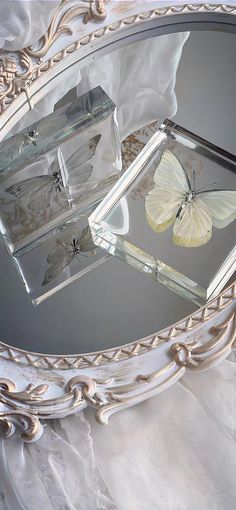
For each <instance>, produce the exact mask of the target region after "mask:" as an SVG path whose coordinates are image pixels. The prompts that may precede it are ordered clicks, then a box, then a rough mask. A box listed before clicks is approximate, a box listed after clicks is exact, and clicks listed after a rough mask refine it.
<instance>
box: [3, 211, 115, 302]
mask: <svg viewBox="0 0 236 510" xmlns="http://www.w3.org/2000/svg"><path fill="white" fill-rule="evenodd" d="M93 209H94V206H92V207H90V208H88V209H87V210H86V211H84V213H82V214H78V215H75V216H74V217H73V219H70V220H69V221H67V222H65V223H64V224H63V225H60V226H58V227H56V228H55V229H53V230H51V231H50V232H48V233H47V234H45V235H44V236H42V237H41V238H40V239H38V240H37V241H35V242H34V243H33V244H32V245H30V246H27V247H26V248H25V249H22V250H21V251H20V252H18V254H15V255H14V256H13V257H12V259H13V261H14V264H15V266H16V269H17V272H18V276H19V278H20V280H21V281H22V283H23V284H24V286H25V289H26V292H27V293H28V294H29V296H30V298H31V300H32V302H33V304H34V305H38V304H40V303H41V302H42V301H44V300H45V299H47V298H48V297H50V296H52V295H53V294H55V293H56V292H57V291H59V290H60V289H62V288H64V287H65V286H66V285H68V284H70V283H72V282H74V281H75V280H77V279H78V278H80V277H81V276H83V275H85V274H86V273H87V272H89V271H91V270H92V269H94V268H96V267H98V266H100V265H101V264H103V263H104V262H105V261H106V260H107V259H108V258H109V257H110V255H109V254H107V253H106V252H104V250H102V249H100V248H98V247H97V246H95V245H94V243H93V238H92V234H91V230H90V227H89V225H88V215H90V214H91V213H92V211H93Z"/></svg>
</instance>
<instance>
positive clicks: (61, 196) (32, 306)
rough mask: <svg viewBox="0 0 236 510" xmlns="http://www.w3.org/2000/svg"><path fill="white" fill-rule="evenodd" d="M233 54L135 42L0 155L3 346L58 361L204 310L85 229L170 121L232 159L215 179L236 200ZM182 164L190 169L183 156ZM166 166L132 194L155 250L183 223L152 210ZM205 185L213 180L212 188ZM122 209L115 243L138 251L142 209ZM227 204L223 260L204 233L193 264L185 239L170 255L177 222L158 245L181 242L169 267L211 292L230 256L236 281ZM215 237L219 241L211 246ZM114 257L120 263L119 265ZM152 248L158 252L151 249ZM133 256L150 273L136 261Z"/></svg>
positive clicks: (220, 40) (184, 39) (94, 69)
mask: <svg viewBox="0 0 236 510" xmlns="http://www.w3.org/2000/svg"><path fill="white" fill-rule="evenodd" d="M235 49H236V43H235V37H234V36H233V35H231V34H224V33H220V32H219V33H217V32H212V33H210V32H192V33H187V32H186V33H177V34H171V35H166V36H160V37H155V38H152V39H147V40H145V41H142V42H138V43H133V44H129V45H127V46H126V47H124V48H122V49H119V50H115V51H113V52H112V53H110V54H107V55H105V56H103V57H101V58H99V59H97V60H95V61H94V62H93V63H92V64H90V65H88V66H86V67H84V68H82V69H80V70H79V71H78V72H77V73H76V72H75V70H73V73H72V72H71V71H66V72H65V73H64V77H63V79H62V80H61V81H60V84H59V85H58V87H56V89H55V90H54V91H53V93H50V94H49V95H48V96H46V97H44V98H43V99H42V100H41V101H40V102H39V103H38V104H37V105H36V106H35V108H34V110H32V111H30V112H29V113H28V114H27V115H26V116H25V117H24V118H22V120H21V122H19V123H18V124H17V126H15V128H14V129H13V130H12V131H11V133H9V136H8V137H7V139H6V140H5V141H4V142H3V143H2V150H1V154H2V156H1V163H0V170H1V177H0V216H1V222H0V228H1V234H2V242H1V245H0V257H1V273H0V288H1V292H0V315H1V321H0V324H1V339H2V341H3V342H5V343H8V344H10V345H14V346H15V347H19V348H22V349H26V350H31V351H35V352H43V353H52V354H53V353H55V354H73V353H79V352H80V353H82V352H91V351H97V350H102V349H107V348H112V347H116V346H119V345H122V344H125V343H128V342H131V341H134V340H137V339H140V338H142V337H145V336H148V335H150V334H152V333H154V332H156V331H158V330H161V329H163V328H165V327H167V326H169V325H171V324H173V323H175V322H176V321H178V320H180V319H182V318H183V317H185V316H186V315H188V314H190V313H191V312H193V311H194V310H196V309H197V307H198V306H199V302H198V301H196V299H192V300H189V296H186V295H185V294H183V292H180V291H179V289H177V291H176V289H173V286H172V287H171V286H166V282H164V281H162V283H160V279H159V281H156V280H158V278H153V277H150V276H148V275H147V274H146V273H147V272H148V270H147V269H146V268H147V267H149V266H148V264H147V265H146V266H145V269H144V270H143V272H141V271H140V270H139V269H140V267H139V266H138V263H136V267H132V266H134V265H135V264H132V266H131V265H130V260H128V258H129V257H130V252H128V255H127V250H126V259H125V261H124V257H121V256H120V253H121V252H122V249H123V248H122V249H121V247H120V245H119V246H118V245H116V249H114V244H112V243H110V244H111V246H112V249H109V250H107V249H106V247H104V245H103V244H102V243H100V244H99V246H98V245H97V244H96V242H95V238H94V233H93V232H91V230H90V226H91V225H90V224H89V217H90V215H91V213H93V212H94V210H96V208H97V207H98V205H99V203H101V200H102V199H104V197H106V195H107V193H108V191H109V190H110V189H113V187H114V185H115V183H117V182H118V179H119V178H120V177H121V176H122V182H123V181H124V179H125V171H126V170H127V169H129V167H130V165H131V164H132V163H133V162H134V160H135V159H136V158H137V157H138V156H139V155H140V153H141V151H144V152H145V148H146V146H147V143H148V142H149V141H150V139H151V138H152V137H153V136H154V137H155V136H156V133H157V132H158V130H160V129H161V125H162V124H163V122H164V121H165V119H171V121H172V122H173V123H174V124H175V123H176V124H178V125H180V126H182V127H183V128H184V129H185V130H186V131H190V132H191V133H194V134H195V135H196V136H198V137H201V138H203V139H204V140H205V141H207V143H208V144H209V145H210V144H214V146H215V147H217V150H219V153H220V154H221V156H222V154H224V155H225V154H226V153H227V154H228V159H227V158H226V159H227V164H226V165H225V166H224V165H223V164H221V163H219V161H218V167H217V172H216V173H217V176H216V177H215V174H214V171H213V170H212V172H210V174H211V175H210V178H211V179H212V178H213V177H214V179H213V180H217V181H218V183H217V185H214V186H215V187H213V188H212V187H211V189H213V190H214V191H216V190H218V189H222V188H224V186H225V187H226V188H227V191H228V189H229V190H230V191H231V192H236V183H235V165H236V152H235V134H234V133H235V130H234V115H233V113H234V112H233V108H232V105H233V101H234V83H235V76H234V75H235V72H236V71H235V65H234V59H235ZM98 90H99V93H98V92H94V91H98ZM94 94H95V95H94ZM96 94H98V95H96ZM81 98H83V99H81ZM74 112H75V113H76V115H75V113H74ZM13 137H14V138H13ZM168 143H169V145H168V147H165V150H172V149H173V143H174V142H173V137H172V140H170V142H168ZM171 143H172V145H171ZM163 150H164V149H163ZM163 150H162V152H161V153H160V154H162V156H163ZM188 150H191V148H189V147H188ZM222 151H223V153H222ZM173 152H174V153H175V157H178V158H179V159H180V160H181V154H179V153H178V150H177V152H176V150H175V149H173ZM211 154H212V152H211ZM205 156H206V155H205ZM193 159H194V158H193ZM212 160H213V163H214V158H213V159H212ZM168 161H169V160H168ZM159 162H160V158H159V156H157V155H156V156H155V158H154V160H153V161H152V165H153V169H151V170H150V174H149V173H147V174H145V175H144V174H142V179H141V180H140V181H139V182H137V185H135V186H134V188H133V189H132V197H133V198H132V200H133V199H134V202H133V203H134V204H136V205H135V207H136V208H137V204H138V203H139V200H140V196H141V199H142V206H141V208H143V209H145V210H146V214H147V213H148V217H149V226H148V227H147V226H145V228H149V229H150V232H152V236H153V239H154V237H155V236H158V235H159V234H157V233H156V232H157V231H158V225H161V226H163V222H164V223H165V222H166V221H167V222H169V221H170V220H172V218H173V214H172V213H173V211H172V213H171V214H169V216H168V214H167V212H166V206H165V211H164V216H165V218H164V220H163V221H162V220H161V219H160V215H159V216H158V217H157V213H156V208H155V211H154V213H153V208H152V204H151V205H150V203H149V202H150V200H149V198H148V199H146V202H145V197H146V196H148V197H150V193H151V194H152V193H153V192H152V190H153V189H154V184H155V172H157V167H158V164H159ZM164 163H166V162H165V161H164ZM167 163H168V162H167ZM175 163H176V162H175ZM182 164H183V165H184V161H183V162H182ZM164 166H165V165H164ZM167 166H168V165H167ZM174 166H176V165H174ZM185 166H186V165H185ZM184 172H185V171H183V175H184V176H185V173H184ZM186 172H187V171H186ZM156 175H157V174H156ZM187 175H188V173H187ZM194 175H195V174H194V173H193V175H191V179H193V178H194ZM126 176H127V174H126ZM158 178H159V177H158ZM188 178H189V179H190V177H188ZM156 180H158V179H157V177H156ZM182 180H183V179H182ZM206 180H207V179H206V177H205V176H204V178H203V181H204V183H203V184H205V183H206V182H205V181H206ZM208 181H209V179H208ZM208 181H207V182H208ZM168 186H169V187H171V182H169V184H168ZM144 188H145V189H147V192H145V193H144V194H145V197H143V196H142V191H143V190H144ZM162 188H163V185H162V186H161V189H162ZM189 189H190V191H191V192H192V187H191V186H190V188H189ZM140 190H141V191H140ZM155 192H156V191H155ZM126 199H127V195H126V196H125V195H124V197H123V200H120V202H119V214H117V212H116V211H117V209H116V210H115V209H113V210H112V216H111V217H110V221H112V229H113V230H112V234H113V235H114V233H115V236H116V238H119V239H121V238H122V236H123V238H122V239H124V236H127V240H128V242H132V241H133V240H134V239H135V242H136V244H137V246H138V247H140V246H141V247H142V248H143V243H144V237H145V235H146V234H145V232H144V226H143V220H142V218H141V219H140V218H139V214H140V211H139V212H137V211H136V209H135V207H134V209H135V210H134V213H133V216H132V218H131V213H130V210H131V208H132V207H131V206H130V203H129V200H128V201H127V200H126ZM225 199H226V200H227V204H226V205H224V208H225V207H226V209H227V214H226V213H225V214H226V216H227V218H228V216H230V215H232V221H230V222H229V223H228V224H227V222H226V223H224V229H223V230H221V231H220V232H221V234H220V235H221V237H222V236H223V233H224V231H225V232H226V231H227V232H226V233H227V236H226V237H227V243H228V245H227V247H226V242H225V240H224V239H225V238H224V237H222V239H221V241H220V245H221V247H222V249H223V248H224V250H226V248H227V250H226V251H227V253H226V252H225V251H224V253H223V252H222V253H221V252H220V253H219V250H218V249H217V250H213V251H211V252H210V251H209V248H207V249H206V251H204V252H203V250H202V248H200V244H201V243H200V242H199V235H195V238H196V239H198V244H196V243H195V244H196V250H198V252H195V253H194V255H193V250H194V248H193V246H191V248H186V241H185V248H186V250H187V255H186V256H185V255H184V256H183V250H184V248H183V241H182V245H181V249H180V246H178V243H177V242H176V243H174V244H173V247H172V248H173V249H172V248H171V246H172V245H171V244H170V243H171V242H172V240H173V239H172V237H173V226H172V227H171V228H169V224H168V229H166V233H165V234H162V235H165V236H169V237H170V238H171V239H170V243H169V245H168V248H167V249H164V248H163V246H164V244H165V243H161V250H162V252H161V255H162V260H163V259H164V262H165V263H168V264H169V265H172V267H174V268H175V269H177V270H179V268H181V273H182V274H184V275H185V276H187V277H188V278H189V277H191V278H192V279H193V280H194V282H197V284H199V285H201V288H205V287H206V286H207V285H208V282H206V278H205V276H204V275H205V274H207V276H208V273H209V271H208V269H209V268H214V275H215V274H217V270H218V268H219V266H220V263H221V265H222V260H223V261H225V260H226V259H227V257H229V254H230V256H231V259H230V264H229V260H228V266H229V267H230V268H231V273H230V275H228V276H229V277H230V276H231V277H232V273H233V269H232V268H233V267H234V266H233V265H234V264H235V254H234V251H233V250H234V249H235V222H234V217H236V211H235V209H236V200H235V198H234V195H232V197H231V195H230V198H229V197H228V196H227V197H225ZM179 200H180V199H179V197H178V204H179V205H178V210H177V214H176V213H175V216H174V219H175V222H176V221H177V220H178V219H179V217H181V220H182V221H183V219H182V216H183V213H184V214H186V211H187V210H188V209H187V205H186V204H187V201H186V204H185V202H184V205H183V202H182V201H180V202H179ZM181 200H182V199H181ZM191 200H192V199H190V200H189V201H188V202H189V203H190V204H191ZM231 202H232V203H231ZM140 203H141V202H140ZM145 203H146V205H145ZM201 207H202V206H201ZM209 207H210V206H209V205H208V208H209ZM211 207H212V206H211ZM222 208H223V205H222ZM180 209H181V210H180ZM228 209H230V211H229V212H228ZM231 209H232V211H231ZM140 210H141V209H140ZM179 211H180V212H179ZM217 211H218V210H217ZM161 212H162V213H163V211H161ZM204 214H205V209H204ZM214 214H215V215H216V213H214ZM222 214H223V213H222ZM222 214H221V215H222ZM209 217H210V213H209ZM138 218H139V220H138ZM150 218H151V219H150ZM153 218H154V219H153ZM131 220H132V221H131ZM131 223H132V226H134V227H133V229H132V236H133V237H132V236H131V234H130V225H131ZM172 223H173V222H172ZM127 225H128V227H127ZM127 228H128V230H127ZM214 228H215V227H214V223H213V229H214ZM227 229H228V230H227ZM162 231H163V229H162ZM178 232H179V230H178ZM181 232H182V231H181ZM149 235H151V234H150V233H149ZM181 235H182V237H181V239H183V238H184V239H185V240H186V238H187V239H188V237H186V234H184V235H183V234H181ZM188 235H189V234H188ZM213 235H214V231H213V234H212V238H213V240H214V237H213ZM184 236H185V237H184ZM177 237H178V238H179V235H178V236H177ZM177 237H176V238H177ZM208 237H209V236H208ZM150 239H151V238H150ZM155 239H156V237H155ZM158 239H159V238H158ZM209 239H210V238H209ZM209 239H208V241H209ZM137 240H138V243H137ZM155 242H156V241H155ZM158 242H159V240H158ZM144 244H145V243H144ZM202 244H205V245H206V243H202ZM117 246H118V247H119V254H118V257H116V256H114V255H116V251H117ZM208 246H210V243H208ZM145 250H146V251H147V252H149V251H150V250H149V248H147V246H146V244H145ZM163 250H164V251H163ZM188 250H190V251H188ZM191 250H192V251H191ZM199 250H202V251H201V257H199V256H198V253H199ZM159 251H160V250H159ZM185 253H186V252H185ZM181 254H182V255H181ZM233 254H234V255H233ZM132 256H133V257H134V258H135V261H136V262H137V261H139V263H140V260H141V259H140V254H139V255H137V252H136V254H135V253H132ZM212 257H213V258H212ZM119 258H123V261H121V260H119ZM127 262H128V263H127ZM170 262H171V264H170ZM142 263H143V259H142ZM145 264H146V261H145ZM137 267H138V269H137ZM212 271H213V269H212ZM192 275H193V276H192ZM152 276H153V275H152ZM210 276H211V275H210ZM218 280H219V281H218V283H220V282H221V288H222V287H223V286H224V285H226V284H227V281H228V277H225V273H224V272H223V273H222V272H221V273H220V276H219V277H218ZM163 283H164V284H165V285H163ZM181 286H183V283H181ZM186 297H187V298H188V299H186ZM205 297H207V296H205ZM201 298H202V295H201Z"/></svg>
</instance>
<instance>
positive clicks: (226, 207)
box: [89, 120, 236, 306]
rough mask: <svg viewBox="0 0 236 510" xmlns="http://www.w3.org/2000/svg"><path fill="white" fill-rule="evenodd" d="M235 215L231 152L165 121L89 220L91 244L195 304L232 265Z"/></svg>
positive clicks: (216, 287) (235, 263)
mask: <svg viewBox="0 0 236 510" xmlns="http://www.w3.org/2000/svg"><path fill="white" fill-rule="evenodd" d="M235 219H236V157H235V156H234V155H232V154H229V153H227V152H226V151H224V150H222V149H220V148H218V147H215V146H213V145H212V144H211V143H209V142H207V141H206V140H203V139H201V138H199V137H198V136H196V135H194V134H193V133H190V132H188V131H187V130H185V129H184V128H181V127H180V126H177V125H175V124H173V123H172V122H171V121H169V120H167V121H166V122H165V123H164V125H163V126H162V127H161V128H160V130H159V131H158V132H157V133H155V134H154V135H153V137H152V138H151V140H150V141H149V143H148V144H147V145H146V147H145V148H144V149H143V151H142V152H141V153H140V154H139V156H138V157H137V159H136V160H135V161H134V163H133V164H132V165H131V166H130V168H129V169H128V170H127V171H126V172H125V174H124V175H123V176H122V177H121V178H120V180H119V181H118V182H117V184H116V185H115V186H114V187H113V189H112V190H111V192H110V193H109V194H108V195H107V196H106V197H105V199H104V200H103V202H102V203H101V204H100V205H99V206H98V207H97V209H96V210H95V211H94V213H93V214H92V215H91V217H90V219H89V222H90V226H91V229H92V232H93V238H94V242H95V244H97V245H98V246H100V247H102V248H103V249H105V250H107V251H108V252H109V253H111V254H113V255H116V256H118V257H119V258H121V259H122V260H124V261H125V262H127V263H129V264H131V265H133V266H134V267H136V268H137V269H139V270H141V271H144V272H145V273H146V274H148V275H150V276H151V277H152V278H154V279H156V280H157V281H159V282H161V283H163V284H164V285H166V286H168V287H169V288H171V289H172V290H173V291H175V292H178V293H180V294H181V295H183V296H184V297H185V298H187V299H190V300H192V301H194V302H195V303H197V304H198V305H202V304H204V303H205V302H206V301H207V300H208V299H209V298H210V297H213V296H215V295H216V294H217V293H218V292H219V291H220V290H221V289H222V288H223V287H224V286H225V284H226V283H227V281H228V279H229V278H230V277H231V276H232V274H233V273H234V272H235V270H236V235H235V234H236V221H235ZM157 306H158V304H157Z"/></svg>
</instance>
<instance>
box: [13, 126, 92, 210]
mask: <svg viewBox="0 0 236 510" xmlns="http://www.w3.org/2000/svg"><path fill="white" fill-rule="evenodd" d="M100 138H101V135H96V136H94V137H93V138H91V139H90V140H89V141H87V142H86V143H84V144H83V145H81V146H80V147H79V148H78V149H77V150H76V151H75V152H74V153H73V154H72V156H70V157H69V159H67V161H66V162H64V158H63V156H62V152H61V150H60V149H59V150H58V151H57V155H56V157H55V159H54V161H53V162H52V164H51V165H50V168H49V173H48V175H39V176H36V177H30V178H28V179H25V180H23V181H21V182H18V183H16V184H13V185H12V186H10V187H9V188H7V189H6V190H5V191H6V193H11V194H12V195H14V196H15V197H16V198H17V200H20V201H21V203H22V204H23V205H24V207H25V208H26V209H28V210H30V211H32V212H35V213H40V212H42V211H44V210H45V209H47V208H49V207H52V205H53V203H54V201H55V199H56V198H57V196H58V195H59V194H60V193H64V195H65V198H67V175H69V176H70V174H72V175H73V172H75V171H76V176H77V179H76V180H77V182H76V184H77V186H82V185H83V184H85V183H86V182H87V181H88V179H89V177H90V175H91V172H92V169H93V166H92V164H91V163H90V160H91V159H92V157H93V156H94V154H95V151H96V148H97V145H98V143H99V141H100Z"/></svg>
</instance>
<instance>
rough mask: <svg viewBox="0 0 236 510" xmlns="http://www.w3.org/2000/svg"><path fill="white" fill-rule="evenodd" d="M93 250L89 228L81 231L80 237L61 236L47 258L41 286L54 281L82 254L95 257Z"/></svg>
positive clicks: (72, 234) (72, 235) (71, 235)
mask: <svg viewBox="0 0 236 510" xmlns="http://www.w3.org/2000/svg"><path fill="white" fill-rule="evenodd" d="M95 248H96V246H95V245H94V244H93V239H92V234H91V231H90V228H89V226H87V227H85V228H84V229H83V230H82V233H81V235H80V236H78V235H77V236H76V235H75V234H74V233H72V232H70V233H69V234H68V232H67V233H65V234H62V235H61V236H60V239H58V240H57V241H56V243H55V246H54V247H53V249H52V251H51V252H50V253H49V255H48V257H47V262H48V264H49V268H48V270H47V271H46V273H45V276H44V279H43V282H42V285H43V286H44V285H47V284H48V283H50V282H51V281H52V280H54V278H56V277H57V276H58V275H59V274H60V273H61V272H62V271H63V269H65V267H67V266H69V264H70V263H71V262H72V260H74V258H75V257H76V256H77V255H80V254H81V253H84V252H90V253H91V255H95V253H96V251H95Z"/></svg>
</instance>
